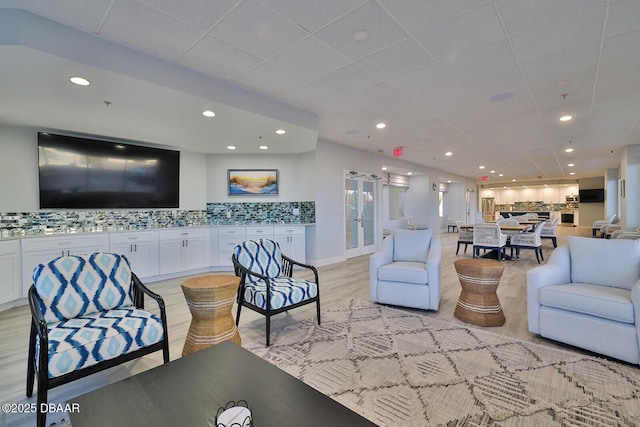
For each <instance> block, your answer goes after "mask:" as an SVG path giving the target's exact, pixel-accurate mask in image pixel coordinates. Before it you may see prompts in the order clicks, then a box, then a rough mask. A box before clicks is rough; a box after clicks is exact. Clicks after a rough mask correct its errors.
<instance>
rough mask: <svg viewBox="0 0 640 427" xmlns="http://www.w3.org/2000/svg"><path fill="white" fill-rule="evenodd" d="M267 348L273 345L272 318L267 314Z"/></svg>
mask: <svg viewBox="0 0 640 427" xmlns="http://www.w3.org/2000/svg"><path fill="white" fill-rule="evenodd" d="M266 320H267V347H269V345H271V316H270V315H269V314H267V318H266Z"/></svg>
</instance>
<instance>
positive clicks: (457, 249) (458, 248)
mask: <svg viewBox="0 0 640 427" xmlns="http://www.w3.org/2000/svg"><path fill="white" fill-rule="evenodd" d="M458 251H460V242H458V247H457V248H456V255H458Z"/></svg>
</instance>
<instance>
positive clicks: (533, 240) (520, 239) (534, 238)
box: [510, 224, 544, 264]
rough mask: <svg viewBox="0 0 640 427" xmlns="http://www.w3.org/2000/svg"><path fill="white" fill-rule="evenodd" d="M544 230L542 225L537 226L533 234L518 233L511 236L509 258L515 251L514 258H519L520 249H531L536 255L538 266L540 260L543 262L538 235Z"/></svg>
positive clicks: (540, 241)
mask: <svg viewBox="0 0 640 427" xmlns="http://www.w3.org/2000/svg"><path fill="white" fill-rule="evenodd" d="M543 228H544V226H543V224H539V225H538V227H536V230H535V231H534V232H533V233H519V234H515V235H513V236H511V242H510V246H511V257H512V258H513V250H514V249H515V250H516V257H517V258H519V257H520V249H533V250H534V251H535V253H536V259H537V260H538V264H540V259H542V260H543V261H544V256H543V255H542V240H541V239H540V233H542V229H543Z"/></svg>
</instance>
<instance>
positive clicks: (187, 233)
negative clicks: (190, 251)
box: [180, 231, 189, 236]
mask: <svg viewBox="0 0 640 427" xmlns="http://www.w3.org/2000/svg"><path fill="white" fill-rule="evenodd" d="M180 235H181V236H188V235H189V232H186V231H185V232H184V233H180Z"/></svg>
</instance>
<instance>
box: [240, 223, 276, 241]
mask: <svg viewBox="0 0 640 427" xmlns="http://www.w3.org/2000/svg"><path fill="white" fill-rule="evenodd" d="M245 234H246V239H247V240H258V239H270V240H273V227H265V226H249V227H245Z"/></svg>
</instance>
